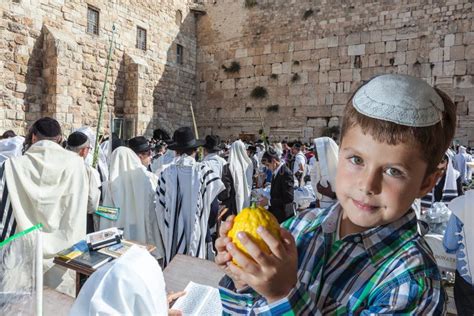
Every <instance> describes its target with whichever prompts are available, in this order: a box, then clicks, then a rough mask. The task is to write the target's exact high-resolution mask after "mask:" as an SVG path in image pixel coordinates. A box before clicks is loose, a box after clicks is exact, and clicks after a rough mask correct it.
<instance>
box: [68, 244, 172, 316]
mask: <svg viewBox="0 0 474 316" xmlns="http://www.w3.org/2000/svg"><path fill="white" fill-rule="evenodd" d="M99 315H100V316H101V315H156V316H165V315H168V302H167V299H166V289H165V280H164V277H163V272H162V271H161V268H160V266H159V265H158V263H157V261H156V260H155V259H153V257H152V256H150V254H148V253H147V251H146V250H144V249H141V248H139V247H136V246H133V247H132V248H130V249H129V250H128V251H127V252H126V253H125V254H124V255H122V256H121V257H120V258H118V259H116V260H114V261H112V262H110V263H108V264H106V265H105V266H103V267H101V268H100V269H98V270H97V271H96V272H95V273H94V274H92V275H91V276H90V277H89V278H88V279H87V281H86V283H85V284H84V286H83V287H82V289H81V292H80V293H79V296H78V297H77V299H76V301H75V302H74V305H73V306H72V309H71V310H70V312H69V316H99Z"/></svg>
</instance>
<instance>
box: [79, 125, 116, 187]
mask: <svg viewBox="0 0 474 316" xmlns="http://www.w3.org/2000/svg"><path fill="white" fill-rule="evenodd" d="M75 131H76V132H82V133H84V134H86V135H87V137H88V138H89V141H90V143H91V147H92V149H93V150H90V151H89V153H88V154H87V157H86V158H85V161H86V164H88V165H89V166H92V162H93V159H94V150H95V148H94V146H95V140H96V133H95V132H94V131H93V130H92V129H91V128H90V127H89V126H83V127H81V128H78V129H77V130H75ZM107 154H108V153H107V151H104V150H103V148H102V146H99V159H98V161H97V166H96V168H97V171H98V172H99V175H100V182H101V183H102V182H105V181H107V180H108V179H109V165H108V162H107Z"/></svg>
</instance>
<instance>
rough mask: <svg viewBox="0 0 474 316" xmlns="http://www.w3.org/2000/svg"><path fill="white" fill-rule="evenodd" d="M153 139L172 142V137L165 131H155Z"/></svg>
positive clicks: (159, 129)
mask: <svg viewBox="0 0 474 316" xmlns="http://www.w3.org/2000/svg"><path fill="white" fill-rule="evenodd" d="M153 139H155V140H163V141H167V140H170V139H171V137H170V135H169V134H168V133H167V132H166V131H165V130H162V129H161V128H158V129H155V130H154V131H153Z"/></svg>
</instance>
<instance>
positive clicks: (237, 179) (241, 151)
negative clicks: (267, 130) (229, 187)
mask: <svg viewBox="0 0 474 316" xmlns="http://www.w3.org/2000/svg"><path fill="white" fill-rule="evenodd" d="M229 170H230V173H231V175H232V180H233V181H234V190H235V206H236V209H237V212H240V211H241V210H242V209H244V208H246V207H249V206H250V196H251V193H252V175H253V163H252V160H251V159H250V158H249V156H248V155H247V151H246V150H245V145H244V143H243V142H242V141H240V140H237V141H235V142H234V143H233V144H232V146H231V147H230V151H229Z"/></svg>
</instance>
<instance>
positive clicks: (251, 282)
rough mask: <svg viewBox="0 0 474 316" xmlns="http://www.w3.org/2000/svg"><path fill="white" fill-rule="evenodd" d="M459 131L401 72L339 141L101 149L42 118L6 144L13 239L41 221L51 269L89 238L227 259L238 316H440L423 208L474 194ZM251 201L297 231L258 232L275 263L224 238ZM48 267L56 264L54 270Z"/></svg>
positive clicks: (156, 141) (180, 142) (0, 187)
mask: <svg viewBox="0 0 474 316" xmlns="http://www.w3.org/2000/svg"><path fill="white" fill-rule="evenodd" d="M401 100H403V102H402V101H401ZM406 100H409V102H408V101H406ZM386 106H388V107H389V108H384V107H386ZM394 109H395V110H394ZM398 110H399V112H397V111H398ZM407 113H408V114H407ZM410 113H411V114H410ZM413 113H414V114H413ZM454 131H455V108H454V104H453V103H452V102H451V100H450V99H449V97H447V96H446V95H445V94H444V93H443V92H441V91H440V90H437V89H434V88H432V87H430V86H429V85H427V84H426V83H425V82H424V81H421V80H419V79H415V78H412V77H408V76H401V75H385V76H379V77H375V78H374V79H372V80H371V81H369V82H368V83H366V84H365V85H363V86H362V87H361V88H360V89H359V90H357V92H356V93H355V94H354V96H353V97H352V98H351V100H350V101H349V102H348V104H347V107H346V110H345V113H344V118H343V124H342V129H341V139H340V141H335V140H334V139H332V138H330V137H320V138H316V139H314V140H313V142H312V143H310V144H308V143H306V144H305V143H302V142H300V141H297V140H294V141H287V140H282V141H279V142H269V141H268V138H262V139H261V140H258V141H246V142H244V141H242V140H232V141H222V140H221V139H220V137H219V136H218V135H207V136H206V137H205V139H203V140H201V139H197V138H196V137H195V134H194V133H193V130H192V129H191V127H181V128H178V129H177V130H176V131H174V133H173V134H172V137H170V135H168V134H167V133H166V132H163V131H162V130H156V131H155V133H154V134H153V137H152V138H151V139H148V138H146V137H145V136H136V137H133V138H131V139H128V140H126V141H123V140H121V139H119V138H117V137H116V136H115V135H110V137H108V138H103V139H101V140H100V141H99V142H98V143H99V146H97V148H94V147H95V144H96V135H95V133H94V132H93V131H92V129H91V128H90V127H82V128H80V129H78V130H76V131H74V132H73V133H71V134H70V135H68V137H67V138H66V139H63V131H62V129H61V126H60V124H59V123H58V122H57V121H56V120H55V119H53V118H49V117H44V118H41V119H39V120H37V121H36V122H34V124H33V125H32V126H31V128H30V129H29V132H28V134H27V135H26V136H25V137H22V136H16V135H15V134H14V133H13V132H12V131H8V132H5V133H4V134H3V136H2V140H0V165H1V167H0V179H1V181H0V197H1V203H0V241H3V240H6V239H7V238H9V237H11V236H13V235H14V234H15V233H17V232H21V231H23V230H25V229H27V228H29V227H31V226H33V225H35V224H37V223H42V224H43V232H44V235H45V239H46V241H45V242H44V247H43V248H44V249H43V253H44V257H45V259H51V258H52V257H53V256H54V255H55V254H56V253H57V252H59V251H61V250H63V249H65V248H67V247H69V246H71V245H72V244H74V243H75V242H77V241H78V240H80V239H83V238H84V236H85V234H86V233H90V232H94V231H97V230H101V229H105V228H109V227H119V228H121V229H123V234H124V238H126V239H130V240H135V241H138V242H142V243H146V244H152V245H155V246H156V250H155V251H154V252H153V256H154V257H155V258H156V259H157V260H158V262H159V263H160V264H161V266H162V267H166V266H167V265H168V264H169V263H170V261H171V260H172V259H173V257H174V256H175V255H176V254H186V255H190V256H194V257H198V258H202V259H209V260H215V262H216V263H217V264H218V265H219V266H220V267H222V269H223V270H224V271H225V272H226V274H227V277H226V278H224V279H223V280H222V287H221V294H222V295H221V297H222V302H223V309H224V313H229V314H233V313H242V314H250V313H256V314H258V313H265V312H270V313H272V314H273V313H276V314H280V313H285V312H287V311H293V312H295V313H296V314H300V313H305V312H310V313H313V312H314V311H316V310H317V311H320V312H322V313H323V314H326V313H333V312H334V313H335V312H337V313H345V312H347V313H353V312H354V313H356V312H360V311H363V310H366V311H368V313H392V312H394V313H395V312H404V313H423V314H425V313H426V314H438V313H441V312H442V311H443V310H444V308H445V300H446V297H445V293H444V291H443V290H442V286H441V277H440V275H439V272H438V270H437V267H436V263H435V260H434V258H433V256H432V254H431V251H430V250H429V248H428V247H427V245H426V244H425V243H424V242H423V241H422V239H421V237H420V236H419V235H418V233H417V220H416V215H415V212H412V211H411V210H412V209H413V208H416V207H415V206H414V205H416V201H415V200H417V199H421V212H423V210H425V209H429V208H430V207H431V206H432V205H433V203H435V202H439V201H441V202H445V203H448V202H450V201H451V200H454V199H456V198H457V197H458V196H461V195H463V194H464V191H465V190H467V189H469V186H470V185H471V184H472V168H471V167H469V166H470V163H471V162H472V161H473V158H472V155H471V154H470V151H471V149H470V148H466V147H464V146H460V145H459V144H456V146H451V144H452V138H453V136H454ZM94 154H95V155H94ZM303 187H308V188H309V189H310V190H312V191H313V192H314V195H315V198H314V201H312V203H311V205H310V208H309V209H308V210H298V208H297V206H296V203H295V192H296V191H297V190H299V189H300V188H303ZM262 192H266V193H262ZM252 203H256V204H258V205H261V206H264V207H266V208H268V210H269V211H270V212H271V213H273V214H274V215H275V217H276V218H277V220H278V222H279V223H281V224H282V227H283V228H285V229H282V241H276V240H275V239H272V238H271V237H270V236H268V234H266V232H265V230H264V229H263V230H261V231H260V234H261V236H262V237H263V238H264V240H265V241H266V242H267V244H269V246H270V249H271V250H272V254H271V255H268V254H264V253H261V252H260V251H259V250H257V249H255V247H253V245H254V244H253V243H252V242H251V240H250V239H249V238H248V237H247V236H245V234H243V235H241V236H240V237H239V238H240V239H241V241H242V243H243V244H244V245H246V246H248V249H249V250H251V251H249V253H250V256H251V257H252V258H249V257H247V256H244V255H242V253H241V252H239V251H238V250H237V249H236V248H235V247H234V246H233V244H232V243H231V241H230V240H229V239H228V238H227V237H226V233H227V231H228V230H229V229H230V227H231V226H232V220H233V218H234V215H236V214H238V213H239V211H240V210H242V209H243V208H246V207H250V206H251V204H252ZM458 204H459V205H464V204H462V203H460V202H459V203H458ZM466 205H467V204H466ZM99 206H106V207H113V208H115V209H117V210H119V211H118V214H117V217H116V218H110V217H105V216H101V215H100V214H98V213H97V212H96V210H97V208H98V207H99ZM471 210H472V206H471ZM461 213H462V212H461ZM453 214H455V213H454V212H453ZM469 216H471V217H472V214H468V215H459V216H458V217H456V216H454V215H453V218H452V220H450V223H449V225H448V226H449V229H448V230H447V237H446V241H445V245H446V249H447V250H448V251H451V252H457V253H459V257H458V260H459V261H460V262H462V264H460V265H459V270H460V271H459V273H458V274H457V275H456V284H458V287H457V290H458V291H464V292H462V294H461V295H459V297H465V298H467V299H460V300H459V302H457V303H459V306H458V308H462V309H464V310H466V311H472V308H474V307H473V304H472V302H473V300H472V297H473V296H472V295H473V293H474V289H473V288H472V284H473V282H472V275H471V273H470V272H469V271H474V270H469V268H470V266H472V264H473V262H472V261H474V260H471V262H469V259H467V258H466V252H465V251H462V250H463V249H465V248H466V247H467V245H466V244H465V242H466V240H469V239H470V238H472V237H470V236H471V235H472V233H471V232H469V229H473V227H466V226H465V225H463V223H466V218H468V217H469ZM466 228H467V229H466ZM463 238H464V239H463ZM459 245H461V247H460V246H459ZM463 247H464V248H463ZM470 247H472V246H470ZM232 258H236V259H237V261H238V262H239V265H240V267H238V266H236V265H235V264H233V263H232V262H231V260H232ZM49 269H57V267H55V266H54V264H53V263H52V262H51V261H48V260H46V261H45V272H47V271H48V270H49ZM461 270H462V271H461ZM466 271H468V272H466ZM61 273H62V274H61ZM58 274H59V275H60V276H59V279H58ZM61 277H62V278H64V271H57V273H51V279H48V278H45V283H46V284H49V285H51V286H53V287H56V288H57V287H58V285H59V283H61V281H62V280H61ZM243 302H245V303H244V304H243Z"/></svg>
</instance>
